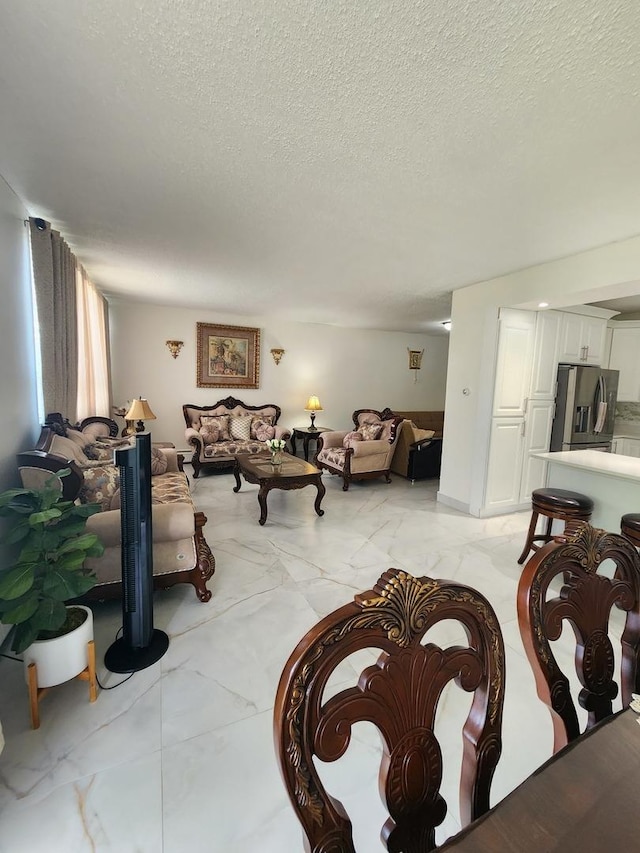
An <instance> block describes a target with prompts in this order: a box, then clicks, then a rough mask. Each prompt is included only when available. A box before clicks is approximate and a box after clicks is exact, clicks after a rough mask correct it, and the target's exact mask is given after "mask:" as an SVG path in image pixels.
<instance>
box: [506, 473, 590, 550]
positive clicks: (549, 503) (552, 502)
mask: <svg viewBox="0 0 640 853" xmlns="http://www.w3.org/2000/svg"><path fill="white" fill-rule="evenodd" d="M592 511H593V501H592V500H591V498H588V497H587V496H586V495H581V494H580V492H569V491H567V490H566V489H555V488H550V489H534V490H533V492H532V493H531V524H530V525H529V532H528V533H527V541H526V542H525V546H524V549H523V551H522V554H520V556H519V557H518V563H520V565H522V563H524V561H525V560H526V559H527V556H528V555H529V551H537V550H538V549H539V548H541V547H542V546H541V545H536V544H535V543H536V542H540V541H541V542H542V543H543V544H545V545H546V543H547V542H551V540H552V539H554V538H555V537H553V536H552V535H551V525H552V524H553V522H554V519H556V518H557V519H560V520H561V521H564V522H567V521H589V520H590V518H591V513H592ZM539 515H544V516H545V518H546V519H547V529H546V531H545V532H544V533H542V534H538V535H537V536H536V526H537V523H538V516H539Z"/></svg>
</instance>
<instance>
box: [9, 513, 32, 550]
mask: <svg viewBox="0 0 640 853" xmlns="http://www.w3.org/2000/svg"><path fill="white" fill-rule="evenodd" d="M30 533H31V528H30V527H29V522H28V520H27V519H26V518H25V520H24V521H18V522H16V523H15V524H12V525H11V527H10V528H9V529H8V530H7V531H6V532H5V534H4V536H3V537H2V541H3V543H4V544H5V545H14V544H15V543H16V542H20V541H22V540H23V539H24V538H25V536H28V535H29V534H30Z"/></svg>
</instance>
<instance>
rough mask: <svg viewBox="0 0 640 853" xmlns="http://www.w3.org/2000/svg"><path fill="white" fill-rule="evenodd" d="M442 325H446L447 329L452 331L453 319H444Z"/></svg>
mask: <svg viewBox="0 0 640 853" xmlns="http://www.w3.org/2000/svg"><path fill="white" fill-rule="evenodd" d="M442 325H443V326H444V327H445V329H446V330H447V332H450V331H451V320H445V321H444V323H443V324H442Z"/></svg>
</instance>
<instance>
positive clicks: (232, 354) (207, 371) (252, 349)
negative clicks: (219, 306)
mask: <svg viewBox="0 0 640 853" xmlns="http://www.w3.org/2000/svg"><path fill="white" fill-rule="evenodd" d="M196 335H197V348H196V349H197V356H196V359H197V361H196V385H197V387H198V388H258V387H259V385H260V329H250V328H247V327H245V326H221V325H216V324H214V323H197V324H196Z"/></svg>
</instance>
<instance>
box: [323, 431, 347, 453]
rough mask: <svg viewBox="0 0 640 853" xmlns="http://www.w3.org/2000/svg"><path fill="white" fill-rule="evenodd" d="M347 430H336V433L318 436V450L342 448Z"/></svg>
mask: <svg viewBox="0 0 640 853" xmlns="http://www.w3.org/2000/svg"><path fill="white" fill-rule="evenodd" d="M345 435H348V432H347V430H336V431H334V432H322V433H320V434H319V435H318V450H320V449H321V448H324V447H342V442H343V441H344V437H345Z"/></svg>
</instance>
